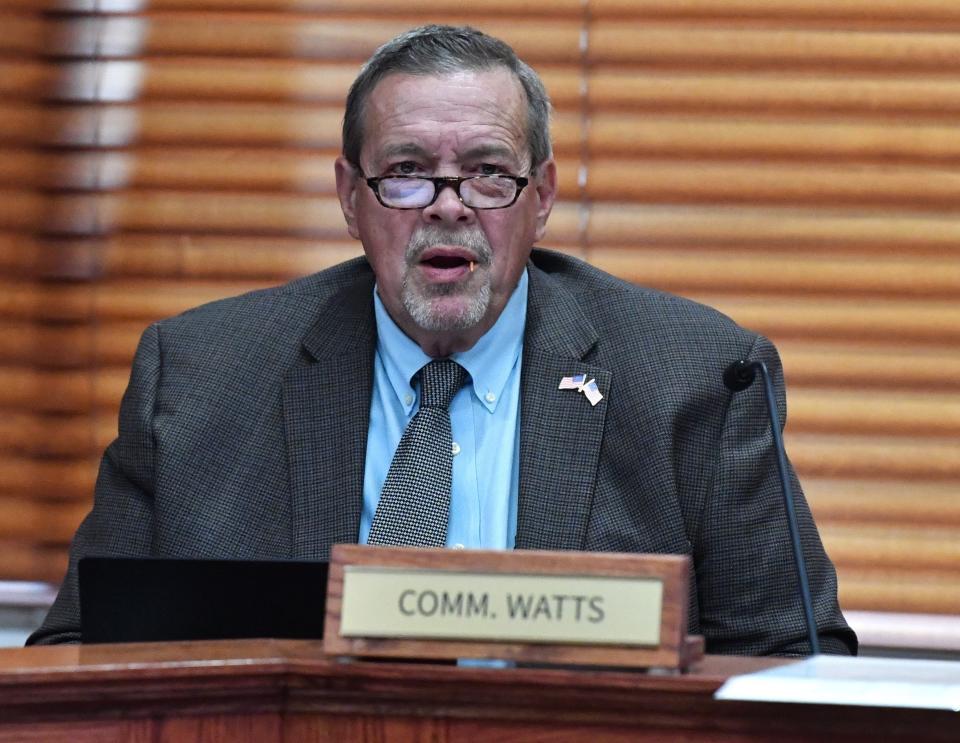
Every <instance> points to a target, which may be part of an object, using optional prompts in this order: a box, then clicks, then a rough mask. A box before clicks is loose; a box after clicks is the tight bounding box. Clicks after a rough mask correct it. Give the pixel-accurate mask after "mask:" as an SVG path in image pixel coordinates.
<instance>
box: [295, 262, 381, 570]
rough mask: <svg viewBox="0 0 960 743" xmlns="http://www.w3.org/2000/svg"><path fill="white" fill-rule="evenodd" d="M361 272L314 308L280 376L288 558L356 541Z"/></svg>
mask: <svg viewBox="0 0 960 743" xmlns="http://www.w3.org/2000/svg"><path fill="white" fill-rule="evenodd" d="M372 292H373V277H372V274H370V273H369V272H368V273H367V274H365V275H364V276H363V277H362V279H361V280H359V281H358V282H357V283H356V284H354V285H352V286H350V287H348V288H346V289H344V290H343V291H342V292H340V293H339V294H338V295H337V296H335V297H334V298H333V299H332V300H331V301H330V303H329V304H328V305H326V306H325V307H323V308H321V312H320V313H319V314H318V317H319V319H318V320H317V322H316V323H315V324H314V325H313V327H311V328H310V330H309V331H308V332H307V334H306V335H305V336H304V339H303V347H304V350H305V352H306V362H305V363H304V364H303V365H302V366H299V367H297V368H295V369H294V370H293V371H292V372H291V373H290V374H289V375H288V376H287V378H286V380H285V381H284V387H283V415H284V426H285V432H286V439H287V456H288V458H289V474H290V490H291V497H292V499H293V543H294V555H293V556H294V557H296V558H300V559H312V560H325V559H328V558H329V555H330V547H331V546H332V545H334V544H337V543H343V542H347V543H350V542H356V541H357V534H358V532H359V528H360V509H361V507H362V500H363V466H364V457H365V456H366V448H367V425H368V419H369V414H370V396H371V393H372V385H373V356H374V350H375V347H376V326H375V322H374V317H373V296H372Z"/></svg>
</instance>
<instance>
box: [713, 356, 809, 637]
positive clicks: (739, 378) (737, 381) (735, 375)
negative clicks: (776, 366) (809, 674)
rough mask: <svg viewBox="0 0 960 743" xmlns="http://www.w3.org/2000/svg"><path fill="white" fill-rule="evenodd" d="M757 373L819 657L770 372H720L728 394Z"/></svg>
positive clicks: (750, 367)
mask: <svg viewBox="0 0 960 743" xmlns="http://www.w3.org/2000/svg"><path fill="white" fill-rule="evenodd" d="M758 371H759V372H760V376H761V377H763V393H764V397H765V398H766V400H767V412H768V413H769V414H770V427H771V428H772V429H773V443H774V446H775V448H776V450H777V470H778V471H779V472H780V488H781V490H782V491H783V500H784V505H785V506H786V512H787V525H788V526H789V527H790V542H791V543H792V545H793V564H794V566H795V567H796V570H797V581H798V582H799V584H800V599H801V603H802V604H803V614H804V617H805V618H806V621H807V635H808V637H809V642H810V652H811V653H812V654H813V655H819V654H820V640H819V637H818V635H817V622H816V620H815V619H814V617H813V601H811V599H810V583H809V582H808V581H807V564H806V561H805V560H804V559H803V549H802V548H801V547H800V528H799V527H798V526H797V512H796V509H795V508H794V504H793V488H791V487H790V476H789V474H788V470H787V452H786V449H785V448H784V446H783V435H782V434H781V433H780V416H779V415H778V414H777V402H776V395H775V394H774V391H773V382H772V381H770V372H769V371H768V370H767V365H766V364H764V363H763V362H762V361H745V360H740V361H734V362H733V363H732V364H730V366H728V367H727V368H726V369H724V371H723V383H724V384H725V385H726V386H727V389H729V390H730V391H731V392H740V391H741V390H745V389H746V388H747V387H749V386H750V385H751V384H753V380H754V379H755V377H756V373H757V372H758Z"/></svg>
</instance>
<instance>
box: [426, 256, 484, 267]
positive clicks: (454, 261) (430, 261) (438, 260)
mask: <svg viewBox="0 0 960 743" xmlns="http://www.w3.org/2000/svg"><path fill="white" fill-rule="evenodd" d="M423 263H424V264H426V265H428V266H431V267H432V268H441V269H443V268H461V267H463V266H466V267H468V268H469V267H470V266H471V265H472V264H473V261H470V260H467V259H466V258H464V257H463V256H460V255H434V256H431V257H430V258H427V259H426V260H425V261H423Z"/></svg>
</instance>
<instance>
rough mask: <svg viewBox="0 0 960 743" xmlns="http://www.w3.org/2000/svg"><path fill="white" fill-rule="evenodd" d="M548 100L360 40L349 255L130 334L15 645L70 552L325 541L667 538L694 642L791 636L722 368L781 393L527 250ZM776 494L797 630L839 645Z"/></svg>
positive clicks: (739, 353) (504, 542) (759, 649)
mask: <svg viewBox="0 0 960 743" xmlns="http://www.w3.org/2000/svg"><path fill="white" fill-rule="evenodd" d="M548 117H549V102H548V99H547V96H546V93H545V92H544V89H543V86H542V84H541V83H540V81H539V79H538V77H537V76H536V74H535V73H534V72H533V71H532V70H531V69H530V68H529V67H528V66H527V65H525V64H524V63H523V62H521V61H520V60H519V59H517V57H516V55H515V54H514V52H513V51H512V50H511V49H510V48H509V47H508V46H507V45H506V44H504V43H503V42H501V41H498V40H496V39H493V38H490V37H488V36H486V35H484V34H482V33H479V32H477V31H474V30H472V29H467V28H450V27H440V26H428V27H424V28H421V29H417V30H414V31H411V32H409V33H407V34H404V35H402V36H400V37H398V38H396V39H394V40H392V41H391V42H389V43H388V44H386V45H385V46H384V47H382V48H381V49H379V50H378V51H377V52H376V54H374V56H373V58H372V59H371V60H370V61H369V62H368V63H367V65H366V66H365V67H364V69H363V70H362V72H361V73H360V76H359V77H358V78H357V80H356V82H355V83H354V85H353V87H352V88H351V91H350V94H349V97H348V99H347V108H346V114H345V119H344V138H343V155H342V157H340V158H338V160H337V162H336V177H337V192H338V195H339V198H340V202H341V205H342V208H343V213H344V216H345V218H346V222H347V228H348V231H349V232H350V234H351V235H352V236H353V237H355V238H357V239H359V240H360V241H361V243H362V244H363V249H364V252H365V254H366V259H365V260H364V259H356V260H354V261H350V262H348V263H345V264H342V265H340V266H337V267H334V268H332V269H330V270H327V271H324V272H322V273H319V274H315V275H313V276H309V277H306V278H304V279H300V280H298V281H295V282H293V283H291V284H288V285H286V286H283V287H279V288H276V289H271V290H267V291H263V292H256V293H253V294H249V295H245V296H242V297H237V298H234V299H228V300H224V301H221V302H215V303H213V304H211V305H207V306H204V307H201V308H198V309H196V310H192V311H190V312H187V313H185V314H183V315H181V316H179V317H175V318H172V319H169V320H165V321H163V322H160V323H157V324H155V325H153V326H152V327H151V328H149V329H148V330H147V331H146V333H145V334H144V336H143V339H142V340H141V343H140V347H139V349H138V352H137V357H136V360H135V362H134V368H133V373H132V377H131V381H130V386H129V388H128V390H127V393H126V395H125V397H124V401H123V405H122V408H121V414H120V434H119V437H118V438H117V440H116V441H114V442H113V443H112V444H111V445H110V447H109V448H108V450H107V452H106V454H105V456H104V459H103V463H102V466H101V471H100V477H99V480H98V483H97V490H96V500H95V505H94V508H93V511H92V512H91V514H90V515H89V516H88V518H87V519H86V520H85V521H84V523H83V525H82V526H81V528H80V530H79V532H78V534H77V537H76V539H75V541H74V544H73V548H72V560H71V567H70V570H69V572H68V574H67V577H66V580H65V582H64V585H63V588H62V590H61V593H60V596H59V598H58V600H57V603H56V604H55V606H54V607H53V609H52V610H51V612H50V615H49V617H48V618H47V621H46V622H45V624H44V626H43V627H42V628H41V629H40V630H38V632H37V633H36V634H35V635H34V638H33V640H34V641H37V642H56V641H70V640H77V639H79V638H78V626H77V625H78V609H77V585H76V567H75V566H76V560H77V559H78V558H79V557H82V556H84V555H92V554H98V555H165V556H190V557H218V558H278V557H281V558H282V557H295V558H301V559H325V558H326V557H327V556H328V554H329V551H330V547H331V545H332V544H334V543H337V542H355V541H360V542H369V543H378V544H416V545H419V544H432V545H438V546H442V545H447V546H450V547H468V548H501V549H503V548H518V549H569V550H597V551H623V552H661V553H680V554H688V555H691V556H692V558H693V562H694V572H695V580H694V582H693V584H692V585H691V592H690V600H691V618H692V619H691V623H692V629H693V631H697V632H702V633H703V634H704V635H705V636H706V639H707V649H708V651H712V652H727V653H774V652H782V653H790V652H803V651H804V649H805V641H804V639H803V638H804V634H805V627H804V620H803V614H802V611H801V608H800V606H799V601H798V599H797V598H796V593H797V592H796V591H795V589H794V585H795V579H794V574H793V567H792V563H791V560H790V557H789V547H788V539H787V529H786V527H785V526H784V524H783V519H782V516H781V508H782V505H781V500H780V495H779V491H778V486H777V484H776V481H777V478H776V473H775V454H774V452H773V449H772V440H771V436H770V433H769V430H768V423H767V419H766V416H765V414H764V412H763V407H762V398H761V397H760V390H759V389H756V390H748V391H746V392H743V393H740V394H739V395H738V396H736V397H732V396H731V394H730V393H729V392H728V391H727V390H726V389H725V388H724V386H723V384H722V381H721V373H722V370H723V369H724V367H725V366H726V365H727V364H728V363H729V362H730V361H732V360H734V359H738V358H747V357H749V358H752V359H756V360H765V361H766V362H767V364H768V365H770V366H771V368H773V369H774V370H775V375H776V377H777V379H778V386H780V388H781V389H780V396H781V400H780V405H781V407H782V406H783V399H782V397H783V396H782V385H779V378H780V375H779V364H778V361H777V358H776V353H775V351H774V349H773V348H772V346H771V345H770V344H769V342H767V341H766V340H765V339H763V338H761V337H759V336H757V335H755V334H753V333H750V332H748V331H745V330H743V329H741V328H739V327H738V326H736V325H735V324H734V323H733V322H731V321H730V320H729V319H728V318H726V317H724V316H722V315H720V314H719V313H717V312H715V311H713V310H710V309H708V308H705V307H702V306H700V305H696V304H694V303H691V302H688V301H685V300H682V299H680V298H677V297H673V296H669V295H666V294H662V293H658V292H655V291H651V290H648V289H643V288H639V287H635V286H632V285H629V284H627V283H625V282H622V281H619V280H617V279H615V278H613V277H611V276H608V275H606V274H604V273H602V272H600V271H598V270H596V269H593V268H591V267H590V266H588V265H586V264H584V263H581V262H579V261H576V260H573V259H571V258H568V257H565V256H563V255H559V254H556V253H549V252H545V251H540V250H536V251H532V246H533V244H534V243H535V242H536V241H538V240H540V239H541V238H542V236H543V234H544V230H545V226H546V222H547V218H548V216H549V214H550V210H551V207H552V205H553V202H554V199H555V196H556V182H557V180H556V166H555V164H554V161H553V159H552V156H551V150H550V139H549V130H548V124H549V121H548ZM562 380H567V381H566V384H561V382H562ZM591 380H592V384H588V383H589V382H590V381H591ZM561 387H567V389H561ZM798 507H799V510H800V518H801V533H802V536H803V540H804V550H805V552H806V557H807V560H808V563H809V569H810V573H811V584H812V593H813V599H814V604H815V611H816V619H817V624H818V628H819V631H820V635H821V639H820V642H821V646H822V648H823V649H824V650H825V651H827V652H851V651H854V650H855V648H856V640H855V638H854V636H853V634H852V632H850V630H849V628H848V627H847V626H846V624H845V622H844V621H843V617H842V616H841V614H840V612H839V609H838V607H837V601H836V578H835V574H834V571H833V567H832V566H831V564H830V562H829V560H828V559H827V557H826V556H825V554H824V552H823V549H822V547H821V544H820V540H819V538H818V536H817V532H816V528H815V527H814V525H813V522H812V520H811V517H810V514H809V511H808V509H807V508H806V505H805V503H803V502H802V498H801V499H800V502H799V503H798Z"/></svg>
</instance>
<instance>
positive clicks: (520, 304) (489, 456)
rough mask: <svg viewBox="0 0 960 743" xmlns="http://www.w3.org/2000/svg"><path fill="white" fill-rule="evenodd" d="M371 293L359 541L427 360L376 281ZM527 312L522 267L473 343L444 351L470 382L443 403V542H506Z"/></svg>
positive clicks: (515, 478)
mask: <svg viewBox="0 0 960 743" xmlns="http://www.w3.org/2000/svg"><path fill="white" fill-rule="evenodd" d="M373 301H374V311H375V314H376V322H377V350H376V354H375V356H374V362H373V396H372V399H371V402H370V427H369V429H368V431H367V457H366V463H365V465H364V474H363V511H362V513H361V516H360V535H359V541H360V543H361V544H366V542H367V537H368V535H369V534H370V525H371V523H372V522H373V515H374V513H376V510H377V503H379V502H380V491H381V489H382V488H383V482H384V480H385V479H386V477H387V471H388V470H389V469H390V462H391V460H392V459H393V453H394V452H395V451H396V448H397V444H399V443H400V437H401V436H403V432H404V430H405V429H406V427H407V424H408V423H409V422H410V420H411V419H412V418H413V416H414V415H415V414H416V412H417V410H418V408H419V394H418V392H419V389H414V387H412V386H411V384H410V382H411V380H412V379H413V377H414V375H416V373H417V372H418V371H419V370H420V368H421V367H423V366H424V365H425V364H427V363H429V362H430V361H431V360H432V359H431V358H430V357H429V356H427V355H426V354H425V353H424V352H423V350H422V349H421V348H420V346H418V345H417V344H416V343H415V342H414V341H412V340H411V339H410V338H408V337H407V336H406V335H405V334H404V333H403V331H402V330H400V328H399V327H397V324H396V323H395V322H394V321H393V319H392V318H391V317H390V315H389V314H388V313H387V310H386V308H385V307H384V306H383V303H382V302H381V301H380V297H379V296H378V295H377V292H376V289H374V292H373ZM526 319H527V272H526V271H524V272H523V275H522V276H521V277H520V281H519V282H518V284H517V288H516V289H515V290H514V292H513V294H512V295H511V297H510V300H509V301H508V302H507V305H506V307H504V309H503V312H502V313H501V314H500V317H499V318H498V319H497V322H496V323H495V324H494V326H493V327H492V328H490V330H488V331H487V332H486V333H485V334H484V335H483V336H482V337H481V338H480V340H479V341H477V343H476V344H475V345H474V346H473V348H471V349H469V350H468V351H464V352H463V353H455V354H453V356H451V358H452V359H453V360H454V361H456V362H457V363H458V364H460V365H461V366H462V367H463V368H464V369H466V370H467V371H468V372H469V373H470V382H469V383H468V384H467V385H465V386H464V387H463V388H462V389H461V390H460V391H459V392H458V393H457V394H456V395H455V396H454V398H453V402H451V403H450V423H451V427H452V429H453V441H454V447H453V450H454V452H455V455H454V457H453V489H452V493H451V497H450V520H449V522H448V526H447V546H448V547H458V548H459V547H464V548H467V549H512V548H513V545H514V540H515V537H516V532H517V494H518V492H519V480H520V361H521V353H520V351H521V348H522V347H523V330H524V325H525V323H526ZM418 388H419V383H418Z"/></svg>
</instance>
